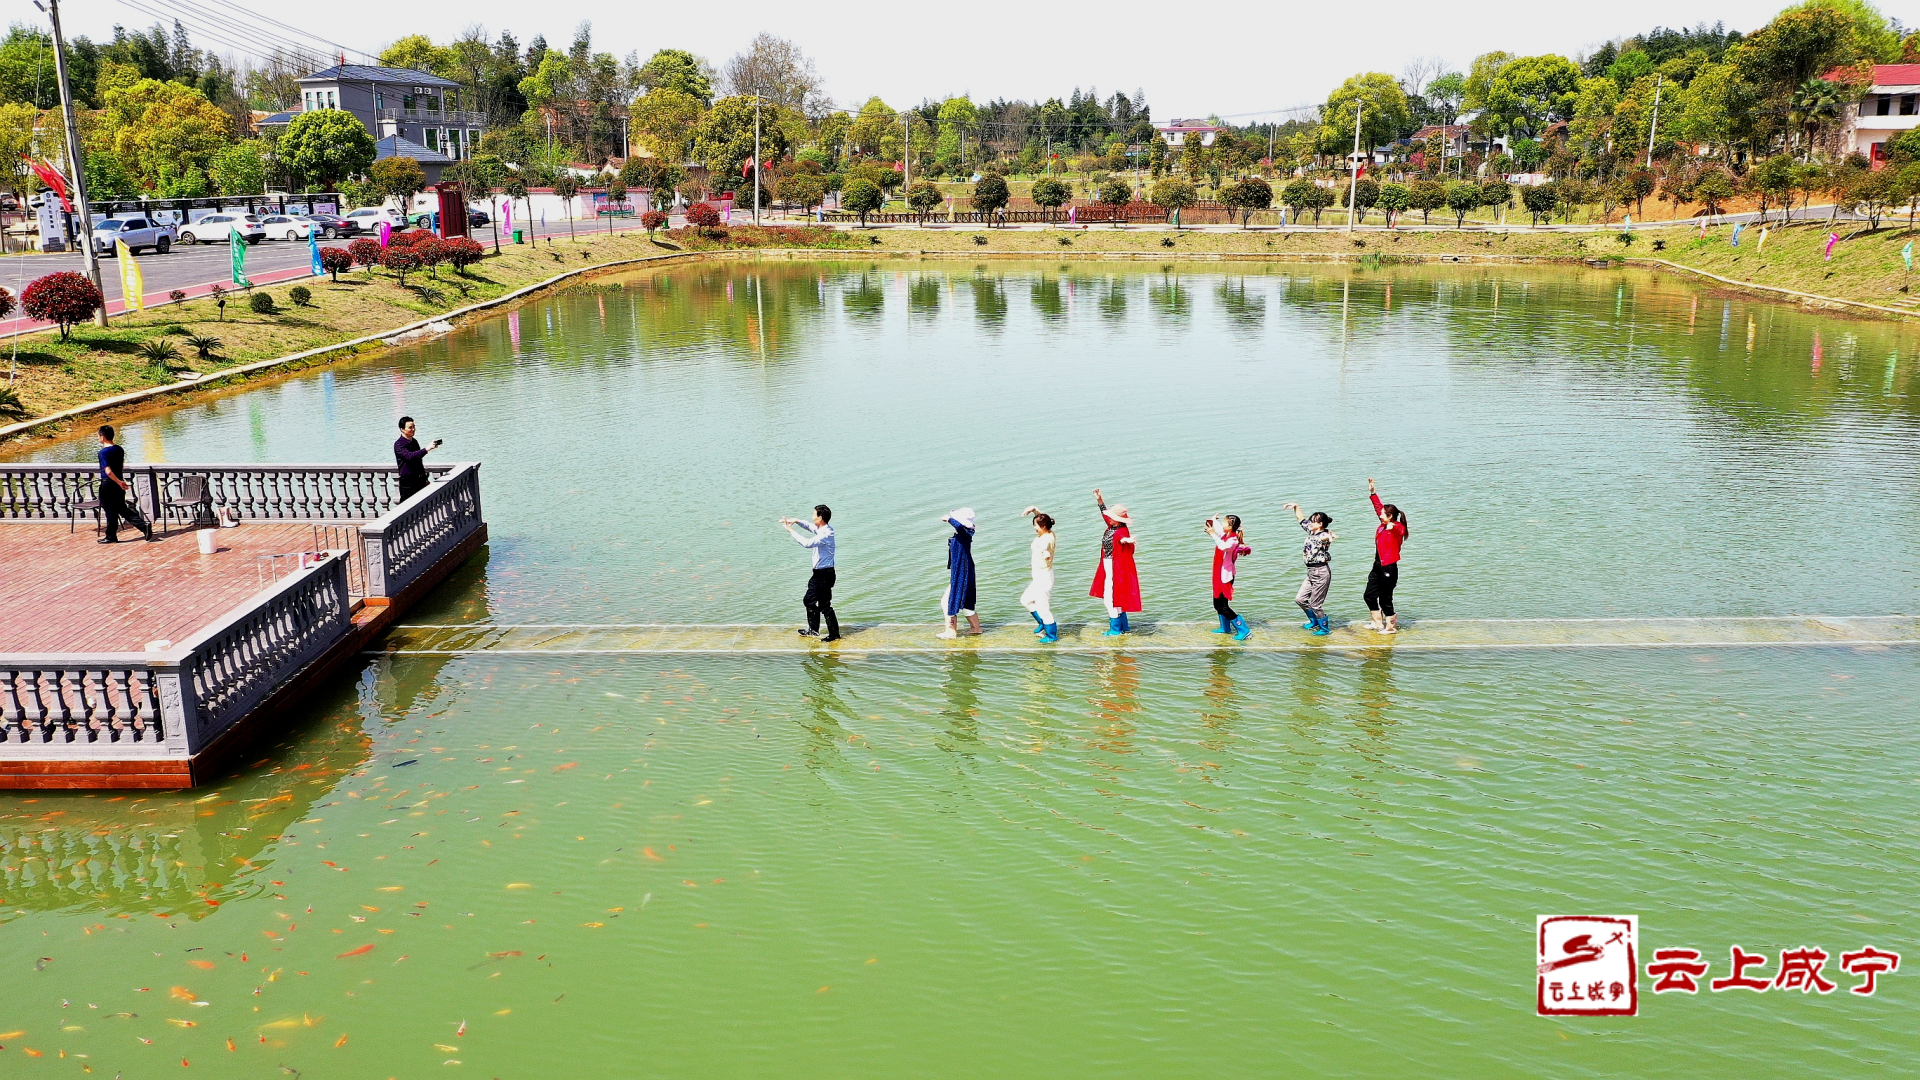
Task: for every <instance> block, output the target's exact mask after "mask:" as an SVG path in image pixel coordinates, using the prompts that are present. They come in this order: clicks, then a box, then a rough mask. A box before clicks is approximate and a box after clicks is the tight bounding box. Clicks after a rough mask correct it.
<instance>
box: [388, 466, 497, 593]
mask: <svg viewBox="0 0 1920 1080" xmlns="http://www.w3.org/2000/svg"><path fill="white" fill-rule="evenodd" d="M483 523H484V522H483V520H482V518H481V516H480V466H479V465H478V464H475V463H467V464H463V465H455V466H453V468H452V470H451V471H450V472H449V473H447V474H446V476H445V477H444V478H442V479H439V480H437V481H436V482H435V483H432V484H428V485H427V488H426V490H425V491H422V492H420V493H419V494H417V495H415V496H414V497H413V498H411V499H409V500H407V502H406V503H405V504H404V505H401V506H398V507H396V508H394V509H393V510H392V511H391V512H389V513H387V514H386V515H385V516H383V517H381V518H380V519H379V520H377V521H373V522H370V523H368V524H366V525H362V526H361V527H360V536H361V540H362V542H363V543H364V544H365V545H366V560H367V570H366V572H367V595H368V596H398V595H400V593H401V592H402V591H403V590H405V589H406V587H407V586H409V585H411V584H413V582H414V581H415V580H416V579H418V578H419V577H420V575H421V574H423V573H425V572H426V571H427V569H428V568H429V567H431V566H433V565H434V564H435V563H437V562H439V561H440V559H441V557H442V556H444V555H446V554H447V552H449V551H452V550H453V549H454V548H456V547H458V546H459V545H460V543H461V542H462V541H464V540H466V539H467V538H468V537H469V536H472V535H473V534H474V533H475V532H476V531H477V530H479V528H480V527H481V525H482V524H483Z"/></svg>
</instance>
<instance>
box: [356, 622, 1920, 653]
mask: <svg viewBox="0 0 1920 1080" xmlns="http://www.w3.org/2000/svg"><path fill="white" fill-rule="evenodd" d="M1213 625H1214V624H1212V623H1186V622H1182V623H1149V622H1145V621H1137V622H1135V623H1134V631H1133V633H1130V634H1127V635H1125V636H1122V637H1115V638H1110V637H1106V636H1104V633H1103V632H1104V631H1105V630H1106V624H1105V623H1104V622H1095V623H1079V624H1067V623H1062V624H1061V625H1060V643H1059V644H1057V645H1041V644H1039V643H1038V642H1037V641H1036V640H1035V639H1034V636H1033V633H1032V631H1033V623H1032V622H1031V621H1027V622H1020V623H1004V624H999V625H994V626H990V627H988V628H987V631H986V633H984V634H981V635H980V636H978V637H972V636H962V637H960V638H958V639H956V640H953V641H943V640H941V639H939V638H937V637H935V636H934V635H935V634H936V633H937V632H938V630H939V627H938V626H937V625H935V624H931V623H880V624H876V625H870V626H854V627H845V628H843V632H844V633H845V637H844V638H843V639H842V640H840V641H837V642H834V643H832V644H821V643H820V642H818V641H815V640H812V639H808V638H803V637H800V636H799V635H797V634H795V633H794V629H795V624H793V623H731V624H719V625H674V624H662V623H653V624H633V625H606V624H597V625H564V624H549V625H514V626H499V625H488V624H482V625H473V626H457V625H440V624H432V625H429V624H409V625H400V626H395V627H393V628H392V629H391V630H390V631H389V632H388V634H387V636H386V638H385V639H384V640H383V641H382V642H381V643H380V644H379V645H378V646H377V647H376V648H375V649H373V650H372V651H374V652H378V653H384V654H388V655H396V656H453V655H461V654H465V653H494V654H500V655H514V654H564V653H576V654H600V653H810V652H821V651H832V652H835V653H839V654H843V655H844V654H868V653H946V652H988V653H1007V652H1043V651H1044V652H1061V651H1067V652H1110V651H1113V650H1118V649H1124V650H1126V651H1128V652H1201V651H1212V650H1214V649H1235V650H1240V651H1245V652H1309V651H1313V650H1318V649H1333V650H1350V649H1382V648H1389V649H1393V650H1394V651H1396V652H1402V651H1414V652H1426V651H1439V650H1463V649H1595V648H1625V649H1646V648H1688V649H1705V648H1769V647H1784V646H1801V647H1804V646H1821V645H1824V646H1888V645H1920V616H1912V615H1882V616H1860V617H1844V618H1841V617H1826V616H1818V615H1807V616H1778V617H1776V616H1761V617H1748V618H1739V617H1733V618H1668V619H1427V620H1421V621H1419V622H1409V623H1406V624H1404V625H1403V626H1402V627H1401V630H1400V633H1398V634H1393V635H1388V634H1377V633H1374V632H1373V631H1371V630H1369V629H1367V627H1366V624H1365V623H1353V624H1348V625H1345V626H1337V627H1335V628H1334V631H1333V633H1332V634H1330V635H1328V636H1326V637H1313V636H1311V635H1309V634H1307V633H1306V632H1305V631H1303V630H1301V629H1300V626H1299V624H1298V623H1293V622H1282V623H1258V622H1256V623H1254V624H1253V626H1254V633H1253V636H1252V637H1251V638H1249V639H1248V640H1246V641H1244V642H1239V641H1234V640H1232V639H1231V638H1229V637H1227V636H1225V635H1221V634H1215V633H1212V632H1211V630H1212V627H1213Z"/></svg>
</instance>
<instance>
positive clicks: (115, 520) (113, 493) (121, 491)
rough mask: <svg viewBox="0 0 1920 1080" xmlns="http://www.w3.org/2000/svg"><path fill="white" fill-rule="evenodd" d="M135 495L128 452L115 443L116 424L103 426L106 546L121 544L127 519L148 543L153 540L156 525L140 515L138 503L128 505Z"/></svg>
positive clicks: (102, 505) (102, 501)
mask: <svg viewBox="0 0 1920 1080" xmlns="http://www.w3.org/2000/svg"><path fill="white" fill-rule="evenodd" d="M132 492H133V483H132V482H131V481H129V480H128V479H127V452H126V451H125V450H124V449H122V448H121V447H119V446H117V445H115V444H114V441H113V425H111V424H101V425H100V509H101V510H102V511H103V512H104V513H105V514H106V516H107V535H105V536H103V537H101V538H100V542H101V543H103V544H117V543H119V542H120V519H121V518H123V517H124V518H126V519H127V522H128V523H129V524H131V525H136V526H138V527H139V529H140V531H141V532H142V533H145V534H146V537H147V539H148V540H152V539H153V526H152V525H151V524H149V523H148V522H147V519H146V518H144V517H142V516H141V515H140V507H139V504H137V503H135V504H134V505H132V506H129V505H128V504H127V496H128V495H129V494H131V493H132Z"/></svg>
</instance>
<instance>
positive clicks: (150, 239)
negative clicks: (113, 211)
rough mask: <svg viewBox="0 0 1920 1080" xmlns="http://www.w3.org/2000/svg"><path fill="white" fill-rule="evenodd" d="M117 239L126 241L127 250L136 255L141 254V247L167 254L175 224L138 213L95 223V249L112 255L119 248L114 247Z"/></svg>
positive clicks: (103, 253) (171, 244)
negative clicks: (166, 223)
mask: <svg viewBox="0 0 1920 1080" xmlns="http://www.w3.org/2000/svg"><path fill="white" fill-rule="evenodd" d="M116 240H123V241H125V242H126V245H127V250H128V251H131V252H133V253H134V254H135V255H138V254H140V249H141V248H152V249H153V250H155V251H157V252H159V253H160V254H162V255H165V254H166V253H167V249H168V248H170V247H172V246H173V226H171V225H162V224H160V223H159V222H157V221H153V220H151V219H149V218H146V217H142V216H138V215H136V216H132V217H124V218H107V219H106V220H104V221H96V222H94V223H93V250H95V251H97V252H99V253H100V254H102V255H112V254H114V253H115V252H116V251H117V250H119V249H117V248H115V247H114V241H116Z"/></svg>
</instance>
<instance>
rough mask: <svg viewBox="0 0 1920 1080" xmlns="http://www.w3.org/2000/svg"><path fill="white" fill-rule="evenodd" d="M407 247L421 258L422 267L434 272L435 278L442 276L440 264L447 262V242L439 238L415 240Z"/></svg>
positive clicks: (430, 237) (431, 237)
mask: <svg viewBox="0 0 1920 1080" xmlns="http://www.w3.org/2000/svg"><path fill="white" fill-rule="evenodd" d="M407 247H409V248H410V249H412V251H413V253H414V254H415V255H418V256H420V265H422V266H424V267H426V268H427V269H428V270H431V271H433V276H434V277H439V276H440V264H441V263H443V262H446V261H447V242H446V241H445V240H442V239H440V238H439V237H437V236H429V237H427V238H426V239H425V240H415V241H413V242H412V243H411V244H408V245H407Z"/></svg>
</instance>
